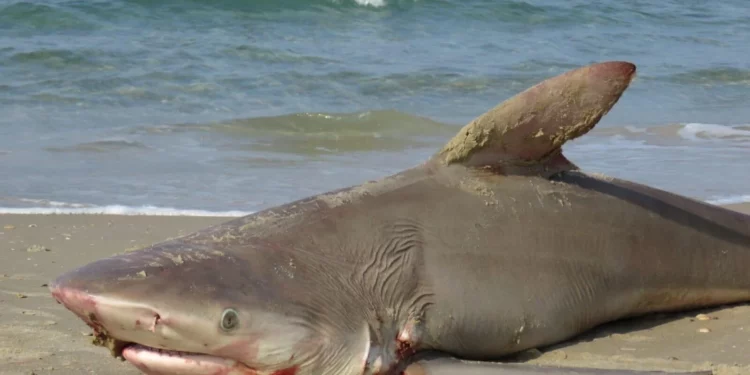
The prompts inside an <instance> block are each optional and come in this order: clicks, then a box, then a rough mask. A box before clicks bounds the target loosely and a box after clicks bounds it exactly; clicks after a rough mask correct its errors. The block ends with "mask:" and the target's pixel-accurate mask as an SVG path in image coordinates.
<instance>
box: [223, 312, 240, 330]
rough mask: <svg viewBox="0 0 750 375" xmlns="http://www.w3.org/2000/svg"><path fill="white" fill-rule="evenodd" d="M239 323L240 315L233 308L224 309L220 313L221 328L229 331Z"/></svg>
mask: <svg viewBox="0 0 750 375" xmlns="http://www.w3.org/2000/svg"><path fill="white" fill-rule="evenodd" d="M239 324H240V316H239V314H238V313H237V311H236V310H234V309H226V310H224V312H223V313H221V329H223V330H224V331H231V330H233V329H235V328H237V326H238V325H239Z"/></svg>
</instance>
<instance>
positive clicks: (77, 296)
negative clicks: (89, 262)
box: [49, 281, 164, 341]
mask: <svg viewBox="0 0 750 375" xmlns="http://www.w3.org/2000/svg"><path fill="white" fill-rule="evenodd" d="M49 289H50V292H51V293H52V296H53V297H54V298H55V300H57V302H58V303H60V304H62V305H63V306H65V308H66V309H68V310H70V311H71V312H73V313H75V314H76V315H77V316H78V317H80V318H81V319H82V320H83V321H84V322H85V323H86V324H88V325H89V326H90V327H91V328H93V329H94V331H95V332H96V333H105V332H106V333H107V334H109V335H112V336H113V337H116V338H118V339H128V340H129V341H135V340H133V339H136V337H134V336H141V335H143V334H150V335H153V334H156V333H157V329H160V328H161V326H162V325H163V324H164V319H163V318H162V316H161V314H160V313H159V311H157V310H156V309H154V308H152V307H149V306H146V305H141V304H138V303H134V302H131V301H123V300H119V299H117V298H115V297H111V296H105V295H100V294H95V293H90V292H89V291H87V290H86V289H85V288H80V287H75V286H69V285H66V284H65V283H60V282H57V281H55V282H53V283H51V284H50V285H49Z"/></svg>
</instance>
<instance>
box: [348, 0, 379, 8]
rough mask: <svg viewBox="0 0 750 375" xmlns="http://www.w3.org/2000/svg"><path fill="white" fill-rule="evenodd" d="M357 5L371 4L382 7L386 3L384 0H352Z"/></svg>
mask: <svg viewBox="0 0 750 375" xmlns="http://www.w3.org/2000/svg"><path fill="white" fill-rule="evenodd" d="M354 2H355V3H357V4H359V5H366V6H372V7H375V8H380V7H384V6H385V5H386V3H385V0H354Z"/></svg>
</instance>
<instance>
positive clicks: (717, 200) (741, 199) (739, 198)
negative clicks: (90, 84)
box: [706, 194, 750, 206]
mask: <svg viewBox="0 0 750 375" xmlns="http://www.w3.org/2000/svg"><path fill="white" fill-rule="evenodd" d="M706 202H708V203H711V204H715V205H719V206H723V205H728V204H738V203H750V194H745V195H733V196H728V197H714V198H711V199H708V200H706Z"/></svg>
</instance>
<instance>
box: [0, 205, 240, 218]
mask: <svg viewBox="0 0 750 375" xmlns="http://www.w3.org/2000/svg"><path fill="white" fill-rule="evenodd" d="M81 206H85V205H81ZM251 213H252V212H246V211H207V210H191V209H178V208H171V207H157V206H148V205H146V206H139V207H130V206H122V205H107V206H86V207H70V204H62V206H57V207H0V214H16V215H22V214H35V215H81V214H86V215H125V216H201V217H240V216H245V215H249V214H251Z"/></svg>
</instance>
